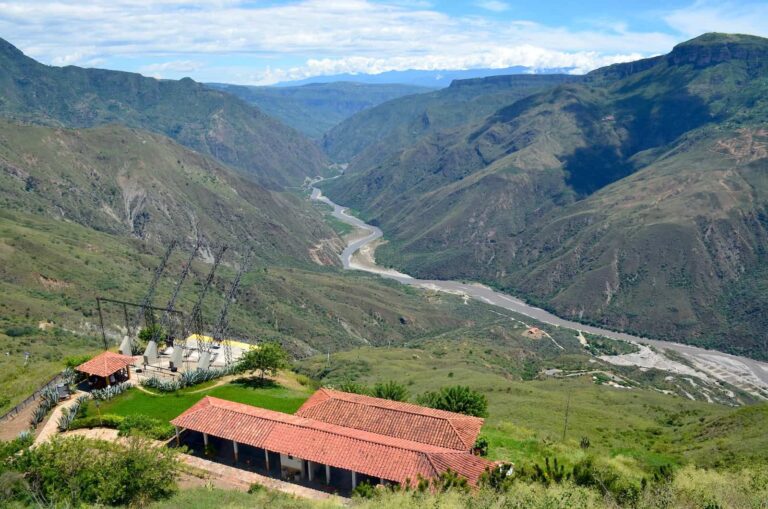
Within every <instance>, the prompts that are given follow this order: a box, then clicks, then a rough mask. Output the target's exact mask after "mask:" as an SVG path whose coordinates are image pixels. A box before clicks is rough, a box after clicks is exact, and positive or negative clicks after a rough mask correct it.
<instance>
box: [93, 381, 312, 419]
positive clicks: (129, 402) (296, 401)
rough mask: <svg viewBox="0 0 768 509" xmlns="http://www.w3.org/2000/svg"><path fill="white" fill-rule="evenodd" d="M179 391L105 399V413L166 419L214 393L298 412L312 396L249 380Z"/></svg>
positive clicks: (136, 392)
mask: <svg viewBox="0 0 768 509" xmlns="http://www.w3.org/2000/svg"><path fill="white" fill-rule="evenodd" d="M193 391H194V389H191V390H190V391H179V392H177V393H172V394H163V395H157V396H155V395H152V394H147V393H146V392H144V391H141V390H139V389H131V390H129V391H128V392H126V393H124V394H122V395H120V396H118V397H116V398H114V399H112V400H111V401H108V402H106V403H103V404H102V405H101V413H102V414H115V415H122V416H127V415H133V414H143V415H148V416H150V417H155V418H157V419H160V420H162V421H165V422H167V421H170V420H171V419H173V418H175V417H177V416H178V415H179V414H181V413H182V412H183V411H184V410H186V409H187V408H189V407H191V406H192V405H194V404H195V403H197V402H198V401H200V400H201V399H202V398H204V397H205V396H214V397H217V398H221V399H226V400H229V401H237V402H238V403H245V404H248V405H254V406H258V407H262V408H268V409H270V410H276V411H278V412H286V413H291V414H292V413H294V412H295V411H296V410H298V408H299V407H300V406H301V405H302V403H304V401H306V399H307V398H308V397H309V394H310V393H309V392H308V391H300V390H295V389H288V388H286V387H282V386H279V385H278V386H274V387H253V386H251V385H250V384H247V383H240V382H231V383H228V384H225V385H220V386H218V387H213V388H209V389H207V390H206V389H203V390H201V391H199V392H193Z"/></svg>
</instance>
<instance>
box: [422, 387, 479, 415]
mask: <svg viewBox="0 0 768 509" xmlns="http://www.w3.org/2000/svg"><path fill="white" fill-rule="evenodd" d="M417 401H418V402H419V404H421V405H424V406H428V407H430V408H436V409H438V410H446V411H448V412H457V413H460V414H466V415H472V416H475V417H487V416H488V400H487V399H486V397H485V395H484V394H481V393H479V392H477V391H473V390H472V389H470V388H469V387H466V386H464V385H454V386H452V387H443V388H442V389H440V390H439V391H437V392H434V391H432V392H425V393H424V394H422V395H421V396H419V397H418V399H417Z"/></svg>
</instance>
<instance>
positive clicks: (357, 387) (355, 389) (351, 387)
mask: <svg viewBox="0 0 768 509" xmlns="http://www.w3.org/2000/svg"><path fill="white" fill-rule="evenodd" d="M338 389H339V390H340V391H342V392H352V393H355V394H365V395H370V394H371V390H370V389H369V388H368V386H366V385H363V384H361V383H360V382H355V381H353V380H345V381H344V382H341V383H340V384H339V386H338Z"/></svg>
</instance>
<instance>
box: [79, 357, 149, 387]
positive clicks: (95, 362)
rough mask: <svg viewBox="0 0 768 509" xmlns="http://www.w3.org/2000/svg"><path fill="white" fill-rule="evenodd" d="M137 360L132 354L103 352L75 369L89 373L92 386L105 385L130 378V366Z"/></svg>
mask: <svg viewBox="0 0 768 509" xmlns="http://www.w3.org/2000/svg"><path fill="white" fill-rule="evenodd" d="M135 361H136V359H135V357H131V356H130V355H121V354H119V353H114V352H102V353H100V354H99V355H97V356H96V357H94V358H93V359H91V360H89V361H86V362H84V363H82V364H80V365H79V366H78V367H76V368H75V370H76V371H79V372H80V373H84V374H86V375H88V381H89V382H90V384H91V385H92V386H94V387H104V386H108V385H112V384H114V383H118V382H122V381H125V380H130V378H131V368H130V366H131V364H133V363H134V362H135Z"/></svg>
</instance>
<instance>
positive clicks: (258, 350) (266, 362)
mask: <svg viewBox="0 0 768 509" xmlns="http://www.w3.org/2000/svg"><path fill="white" fill-rule="evenodd" d="M287 365H288V353H287V352H286V351H285V350H284V349H283V347H282V346H280V343H277V342H276V341H269V342H265V343H262V344H260V345H258V346H256V347H253V348H251V349H250V350H248V351H247V352H245V353H243V356H242V357H241V358H240V361H239V363H238V369H239V370H240V371H248V372H249V373H251V374H254V373H257V372H258V374H259V379H260V380H261V382H262V383H263V382H264V378H265V377H266V376H274V375H276V374H277V372H278V371H279V370H280V369H282V368H284V367H285V366H287Z"/></svg>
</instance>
